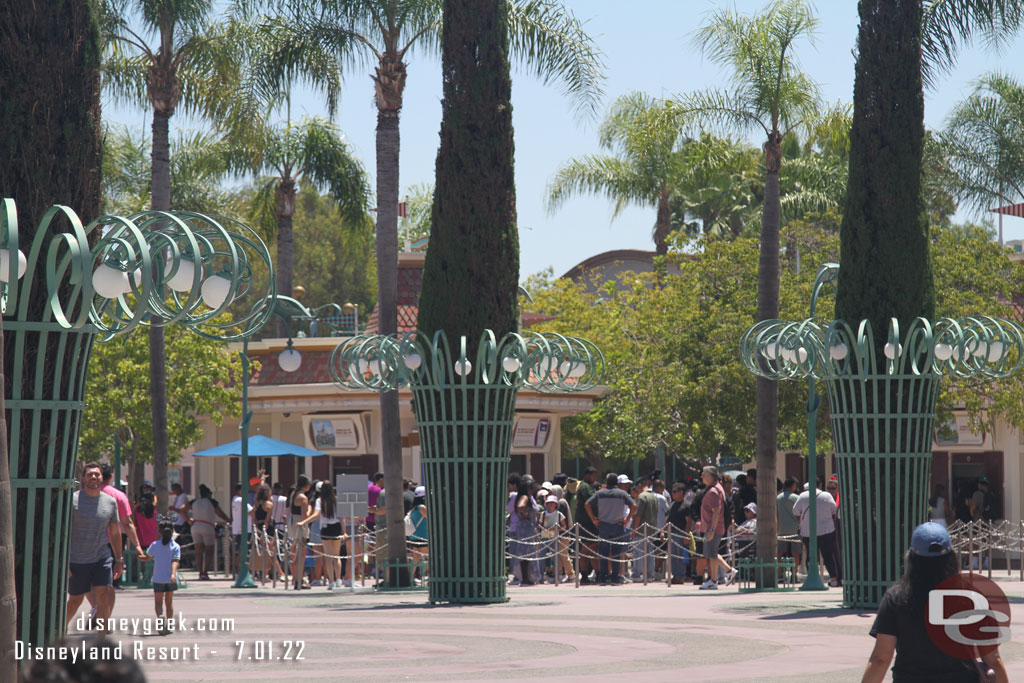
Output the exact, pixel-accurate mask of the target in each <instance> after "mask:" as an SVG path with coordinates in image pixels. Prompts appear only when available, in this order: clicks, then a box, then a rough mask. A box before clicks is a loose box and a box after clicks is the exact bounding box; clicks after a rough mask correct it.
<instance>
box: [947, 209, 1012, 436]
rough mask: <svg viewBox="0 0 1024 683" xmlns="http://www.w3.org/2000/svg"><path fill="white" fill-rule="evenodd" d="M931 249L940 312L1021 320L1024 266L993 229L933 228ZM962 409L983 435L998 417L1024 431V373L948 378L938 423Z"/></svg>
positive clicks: (972, 425) (954, 315)
mask: <svg viewBox="0 0 1024 683" xmlns="http://www.w3.org/2000/svg"><path fill="white" fill-rule="evenodd" d="M931 248H932V258H933V260H934V263H935V291H936V292H937V295H938V296H937V301H936V305H935V309H936V310H935V314H936V315H937V316H940V317H951V318H962V317H965V316H968V315H987V316H992V317H994V318H1011V319H1012V318H1019V316H1016V315H1015V314H1014V311H1013V309H1012V308H1011V302H1013V301H1015V299H1016V297H1018V296H1020V293H1021V292H1024V265H1022V264H1020V263H1018V262H1015V261H1011V260H1010V259H1009V258H1008V255H1010V254H1012V253H1013V252H1012V251H1011V250H1010V249H1007V248H1004V247H1001V246H999V243H998V242H995V241H993V239H992V234H991V233H989V232H988V231H987V230H985V229H983V228H980V227H977V226H971V225H967V226H951V227H949V228H943V229H936V228H933V229H932V234H931ZM957 408H964V409H966V410H967V416H968V422H969V424H970V425H971V428H972V429H973V430H974V431H975V432H976V433H979V434H982V433H986V432H991V431H992V429H993V427H994V424H995V420H996V418H1001V419H1004V420H1006V421H1007V422H1008V423H1009V424H1010V425H1012V426H1013V427H1015V428H1017V429H1022V428H1024V377H1021V376H1020V375H1019V374H1018V375H1014V376H1012V377H1008V378H1006V379H1002V380H999V381H995V382H993V381H991V380H986V379H982V378H969V379H955V380H945V381H944V382H943V386H942V393H941V394H940V400H939V420H938V421H937V424H941V423H942V422H943V418H946V417H948V416H950V415H951V413H952V411H953V410H954V409H957Z"/></svg>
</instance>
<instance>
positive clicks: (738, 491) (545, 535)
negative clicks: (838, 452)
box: [506, 467, 842, 590]
mask: <svg viewBox="0 0 1024 683" xmlns="http://www.w3.org/2000/svg"><path fill="white" fill-rule="evenodd" d="M658 474H659V473H658V472H655V473H653V474H652V475H651V476H649V477H643V478H639V479H638V480H637V481H636V482H634V481H632V480H631V479H630V478H629V476H628V475H626V474H617V473H608V474H606V475H605V477H604V478H603V480H601V479H600V478H599V476H598V472H597V470H596V469H595V468H593V467H590V468H587V469H586V470H585V471H584V473H583V475H582V479H581V480H576V479H574V478H572V477H568V476H567V475H564V474H557V475H555V476H554V477H552V480H551V481H550V482H548V481H545V482H537V481H535V480H534V479H533V477H532V476H530V475H528V474H527V475H519V474H516V473H512V474H511V475H510V476H509V479H508V500H507V507H506V512H507V520H508V521H507V524H508V539H509V548H508V557H509V567H508V569H509V574H510V579H509V583H511V584H512V585H526V586H529V585H534V584H537V583H544V582H546V581H551V582H556V583H560V582H563V581H576V580H579V582H580V584H582V585H589V584H595V583H597V584H622V583H631V582H633V581H638V580H650V581H663V580H666V579H668V578H671V582H672V583H676V584H681V583H686V582H690V581H692V582H693V583H694V584H697V585H699V586H700V587H701V588H702V589H704V590H715V589H717V588H718V587H719V586H720V585H723V584H725V585H728V584H730V583H732V582H733V581H735V580H736V577H737V572H736V569H735V567H733V566H732V562H733V561H734V560H735V558H737V557H747V556H752V555H753V554H754V548H755V541H756V535H757V513H758V509H757V489H756V477H757V472H756V471H755V470H753V469H752V470H749V471H748V472H746V473H743V474H740V475H738V476H737V477H736V479H735V480H733V479H732V477H731V476H729V475H722V474H720V473H719V471H718V470H717V468H715V467H705V468H704V470H703V471H702V472H701V476H700V478H699V479H687V480H684V481H677V482H675V483H673V484H672V485H671V487H666V485H665V483H664V482H663V481H662V480H661V479H660V478H659V477H658ZM809 493H810V492H809V486H807V485H806V484H805V485H804V489H803V491H802V492H799V491H798V481H797V480H796V479H795V478H792V477H790V478H788V479H787V480H786V481H785V482H778V492H777V498H776V507H777V514H778V520H779V539H780V540H779V548H778V553H779V557H787V558H793V560H794V563H795V566H796V567H800V566H801V563H802V562H803V561H804V559H805V558H806V556H807V552H806V550H805V548H807V547H808V545H809V543H810V514H809V511H810V496H809ZM838 498H839V482H838V478H837V477H835V476H833V477H832V478H831V479H830V480H829V481H828V482H827V484H826V483H824V482H819V483H818V491H817V496H816V503H815V505H816V507H815V509H816V512H817V520H816V536H817V541H818V543H817V546H818V551H819V553H820V556H821V559H822V564H823V565H824V566H825V567H826V568H827V570H828V574H829V579H830V585H832V586H840V585H842V584H841V582H842V564H841V556H840V552H839V538H840V535H839V534H840V524H839V509H838ZM573 543H578V547H576V546H573V547H571V546H572V544H573Z"/></svg>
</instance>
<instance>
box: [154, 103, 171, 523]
mask: <svg viewBox="0 0 1024 683" xmlns="http://www.w3.org/2000/svg"><path fill="white" fill-rule="evenodd" d="M170 120H171V114H170V113H168V112H166V111H163V110H161V109H154V110H153V157H152V166H151V169H150V173H151V182H152V188H151V190H150V191H151V193H152V203H151V206H152V208H153V210H154V211H169V210H170V208H171V145H170V139H169V131H170ZM149 400H150V404H151V406H150V408H151V414H152V416H153V486H154V487H155V488H156V497H157V502H158V503H159V504H160V505H162V506H163V507H162V508H160V509H161V510H162V511H163V512H165V513H166V512H167V503H168V502H169V500H168V496H169V492H170V486H169V485H168V483H167V460H168V446H167V443H168V435H167V349H166V345H165V343H164V328H162V327H156V326H154V327H151V328H149Z"/></svg>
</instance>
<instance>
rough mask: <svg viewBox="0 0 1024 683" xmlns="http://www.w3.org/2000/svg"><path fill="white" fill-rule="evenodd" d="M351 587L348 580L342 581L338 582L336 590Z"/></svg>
mask: <svg viewBox="0 0 1024 683" xmlns="http://www.w3.org/2000/svg"><path fill="white" fill-rule="evenodd" d="M351 587H352V581H350V580H349V579H342V580H341V581H338V588H351Z"/></svg>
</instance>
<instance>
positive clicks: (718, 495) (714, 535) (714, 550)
mask: <svg viewBox="0 0 1024 683" xmlns="http://www.w3.org/2000/svg"><path fill="white" fill-rule="evenodd" d="M701 479H702V480H703V481H704V485H705V486H707V487H708V489H707V492H706V493H705V494H704V499H703V500H702V501H701V505H700V526H701V529H700V530H701V531H703V532H704V556H705V557H706V558H707V560H708V580H707V581H705V582H704V583H703V584H701V590H715V589H717V588H718V581H716V580H715V577H716V576H717V575H718V568H719V567H721V568H722V569H724V570H725V583H726V585H728V584H730V583H732V582H733V581H735V580H736V570H735V569H733V568H732V567H730V566H729V565H728V564H727V563H726V561H725V560H724V559H722V557H721V556H720V555H719V554H718V548H719V546H720V545H721V543H722V537H723V536H724V535H725V491H724V490H723V489H722V485H721V484H720V483H719V482H720V479H721V477H720V476H719V474H718V468H717V467H712V466H710V465H709V466H708V467H705V468H704V471H703V473H702V474H701Z"/></svg>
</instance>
